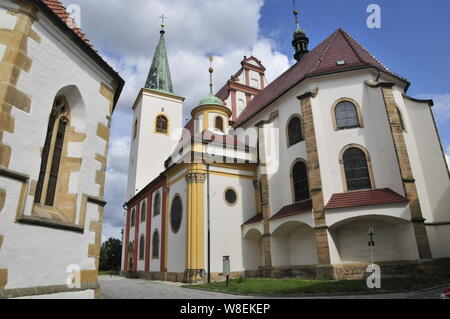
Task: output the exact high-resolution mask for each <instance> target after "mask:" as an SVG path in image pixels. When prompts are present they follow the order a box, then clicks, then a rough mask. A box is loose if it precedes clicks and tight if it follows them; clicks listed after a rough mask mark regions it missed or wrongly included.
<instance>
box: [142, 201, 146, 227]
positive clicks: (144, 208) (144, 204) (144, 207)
mask: <svg viewBox="0 0 450 319" xmlns="http://www.w3.org/2000/svg"><path fill="white" fill-rule="evenodd" d="M146 217H147V202H146V201H143V202H142V206H141V222H144V221H145V219H146Z"/></svg>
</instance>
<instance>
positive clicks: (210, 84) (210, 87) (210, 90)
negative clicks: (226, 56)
mask: <svg viewBox="0 0 450 319" xmlns="http://www.w3.org/2000/svg"><path fill="white" fill-rule="evenodd" d="M212 63H213V57H212V56H210V57H209V70H208V71H209V95H213V80H212V75H213V72H214V69H213V67H212Z"/></svg>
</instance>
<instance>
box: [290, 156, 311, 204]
mask: <svg viewBox="0 0 450 319" xmlns="http://www.w3.org/2000/svg"><path fill="white" fill-rule="evenodd" d="M292 185H293V189H294V199H295V202H300V201H303V200H307V199H310V194H309V184H308V173H307V168H306V165H305V163H303V162H301V161H298V162H297V163H295V164H294V166H293V167H292Z"/></svg>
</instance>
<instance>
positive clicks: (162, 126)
mask: <svg viewBox="0 0 450 319" xmlns="http://www.w3.org/2000/svg"><path fill="white" fill-rule="evenodd" d="M168 127H169V121H168V120H167V117H165V116H164V115H158V117H157V118H156V132H157V133H163V134H167V131H168Z"/></svg>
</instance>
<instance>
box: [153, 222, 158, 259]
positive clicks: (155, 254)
mask: <svg viewBox="0 0 450 319" xmlns="http://www.w3.org/2000/svg"><path fill="white" fill-rule="evenodd" d="M152 258H154V259H158V258H159V232H158V230H157V229H156V230H155V232H154V233H153V238H152Z"/></svg>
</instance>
